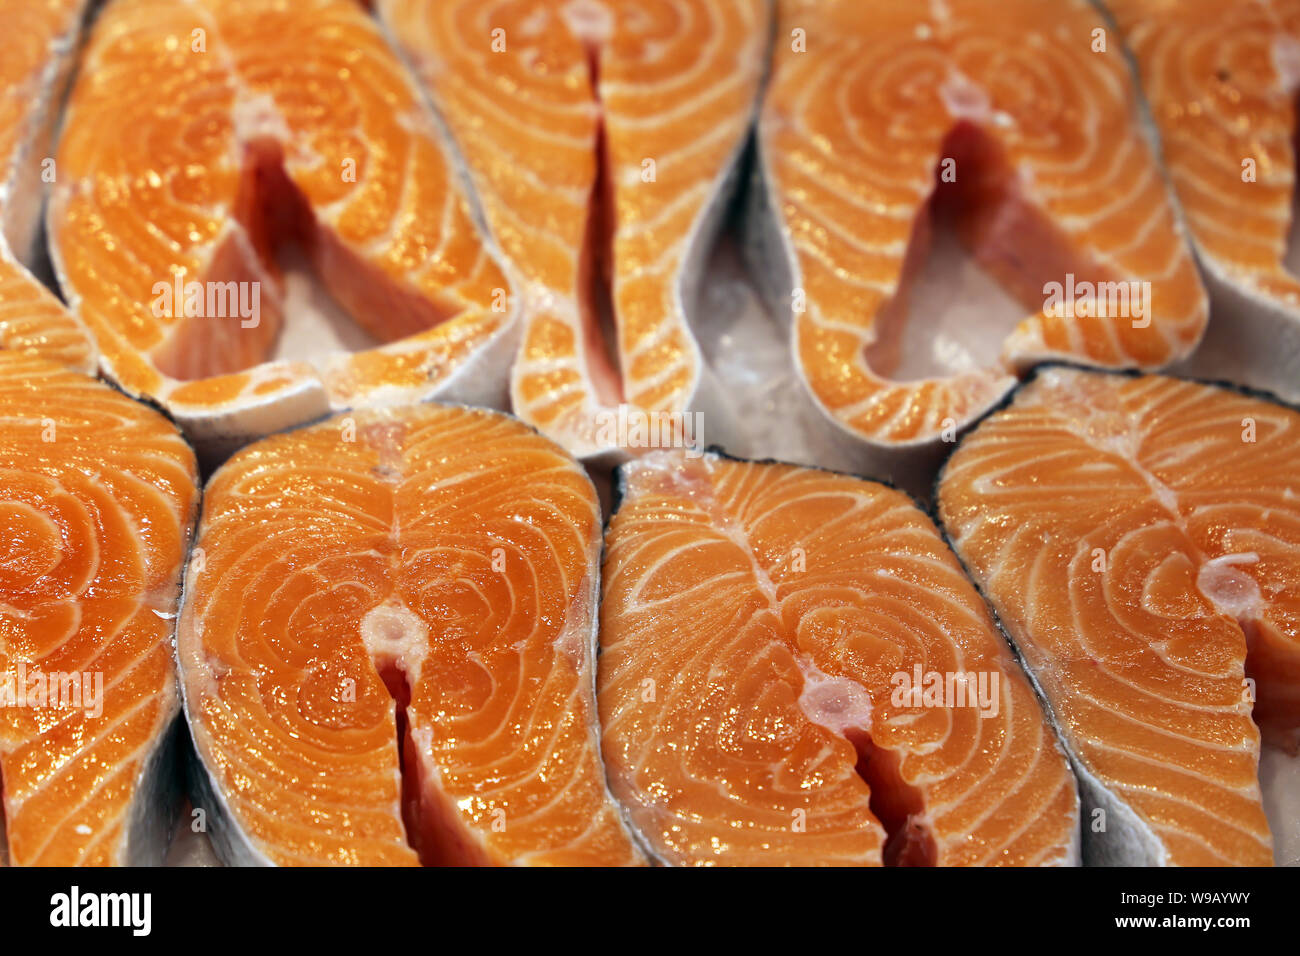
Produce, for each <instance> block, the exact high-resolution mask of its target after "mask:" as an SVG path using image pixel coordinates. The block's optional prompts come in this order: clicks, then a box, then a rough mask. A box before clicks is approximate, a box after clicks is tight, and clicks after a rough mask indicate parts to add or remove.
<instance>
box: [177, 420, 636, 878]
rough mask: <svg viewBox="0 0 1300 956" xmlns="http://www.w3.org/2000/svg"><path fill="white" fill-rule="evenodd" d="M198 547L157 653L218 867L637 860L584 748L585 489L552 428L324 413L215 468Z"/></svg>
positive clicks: (589, 542)
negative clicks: (168, 663)
mask: <svg viewBox="0 0 1300 956" xmlns="http://www.w3.org/2000/svg"><path fill="white" fill-rule="evenodd" d="M349 434H350V435H352V436H353V438H354V439H355V440H348V438H347V436H348V435H349ZM494 544H495V545H496V546H499V547H501V548H502V555H501V558H502V560H503V561H505V562H506V564H505V565H504V569H503V570H502V571H500V572H498V571H495V570H489V569H488V567H487V563H488V561H489V557H490V560H491V561H495V560H496V557H495V556H494V555H492V552H491V548H490V546H492V545H494ZM196 548H197V550H198V551H199V552H200V553H202V555H203V561H202V563H201V566H200V565H195V564H194V563H193V562H192V563H191V566H190V569H189V573H188V575H187V581H186V589H185V599H184V604H183V609H182V613H181V619H180V624H179V628H178V639H177V647H178V653H179V657H180V665H181V674H182V687H183V694H184V707H185V711H186V714H187V717H188V721H189V725H190V728H191V732H192V734H193V738H194V741H195V750H196V752H197V754H198V757H199V759H198V761H197V762H196V763H195V764H194V765H193V766H192V768H191V771H192V786H193V800H194V804H195V806H196V807H202V808H203V809H205V811H207V813H208V816H209V820H210V821H212V823H213V825H214V831H213V838H214V846H215V848H216V849H217V852H218V855H219V856H220V857H221V858H222V859H223V860H224V861H226V862H228V863H237V864H256V865H268V864H272V865H301V864H308V865H320V864H364V865H415V864H417V863H418V862H420V861H421V860H424V861H425V862H431V863H458V864H473V865H481V864H502V863H515V864H532V865H608V864H622V865H635V864H639V863H644V858H643V856H642V854H641V852H640V851H639V849H638V848H637V847H636V846H635V844H634V843H633V842H632V839H631V837H630V835H629V834H628V833H627V831H626V829H625V827H624V825H623V823H622V820H621V818H620V816H619V814H618V810H617V808H616V806H615V804H614V803H613V801H612V799H611V798H610V797H609V795H608V791H607V790H606V785H605V781H604V773H603V769H602V768H601V766H600V762H599V750H598V748H599V739H598V732H597V730H596V727H595V721H596V714H595V688H594V661H595V622H596V616H595V609H594V604H595V600H596V591H597V589H598V575H599V548H600V522H599V506H598V503H597V501H596V498H595V492H594V489H593V488H592V486H591V482H590V480H589V479H588V478H587V477H586V475H585V473H584V472H583V471H582V469H581V468H580V467H579V466H578V465H577V463H576V462H574V461H573V459H572V458H571V457H569V456H568V455H567V454H566V453H565V452H563V450H562V449H560V448H559V447H558V446H556V445H554V444H553V443H552V442H550V441H549V440H547V439H544V438H542V437H541V436H539V435H538V434H537V433H536V432H535V431H533V430H531V429H529V428H527V427H526V426H524V425H522V424H520V423H519V422H517V421H515V420H514V419H512V418H509V417H508V416H505V415H502V414H499V413H495V412H491V411H487V410H484V409H474V408H467V407H462V406H450V405H435V404H424V405H417V406H407V407H402V408H389V409H375V410H370V411H363V412H356V413H350V414H348V415H344V416H336V417H335V418H333V419H329V420H326V421H325V422H322V423H319V424H317V425H314V426H309V427H306V428H303V429H298V430H295V431H291V432H286V433H284V434H281V435H278V436H272V437H271V438H268V439H264V440H263V441H261V442H258V443H255V444H253V445H251V446H249V447H248V448H246V449H244V450H243V451H241V452H239V453H238V454H236V455H235V456H234V457H233V458H231V459H230V460H229V461H227V462H226V463H225V464H224V465H223V466H222V467H221V468H220V469H219V470H218V471H217V472H216V473H215V474H214V475H213V477H212V479H211V480H210V482H209V485H208V489H207V494H206V499H205V509H204V516H203V520H202V524H201V527H200V534H199V538H198V542H197V546H196ZM543 559H546V560H543ZM512 560H513V561H518V560H526V561H528V562H530V567H531V568H532V571H533V573H535V575H536V576H537V581H536V582H533V580H532V578H531V577H528V576H525V575H524V574H523V573H522V572H521V571H520V569H518V568H517V567H516V568H515V570H514V571H513V572H512V569H511V565H510V564H509V562H510V561H512ZM313 569H317V570H313ZM458 569H459V570H458ZM503 577H504V581H503ZM318 578H319V580H317V579H318ZM313 581H314V582H315V583H313ZM235 595H239V596H240V597H239V598H238V599H236V598H235V597H234V596H235ZM349 595H350V596H349ZM474 595H477V596H478V598H481V599H482V600H481V601H480V600H478V598H473V596H474ZM471 598H473V599H471ZM232 601H236V603H235V604H232V603H231V602H232ZM278 614H282V615H283V618H282V621H281V623H280V624H278V625H276V626H274V627H273V628H271V630H270V631H267V632H264V631H263V630H262V629H261V625H259V624H257V623H256V622H258V621H262V620H268V621H269V620H271V619H273V617H274V616H276V615H278ZM313 628H315V629H316V630H318V631H320V633H321V634H324V633H329V634H331V635H340V634H341V635H343V638H341V639H338V640H336V641H334V642H333V643H332V644H329V645H324V644H321V643H319V641H314V639H313V634H314V633H316V631H314V630H313ZM321 629H324V630H321ZM278 635H283V636H278ZM317 637H319V634H318V635H317ZM467 641H468V643H466V642H467ZM395 675H404V676H402V677H401V678H400V679H401V680H403V681H404V682H405V687H406V693H407V694H409V698H410V700H409V704H406V705H405V706H403V707H402V708H400V709H401V711H402V712H403V713H404V714H405V718H404V719H405V720H407V721H409V730H408V732H407V733H406V735H405V738H404V741H403V748H404V751H405V756H404V767H405V770H404V772H403V773H399V765H398V755H397V752H396V750H395V748H394V741H395V740H396V739H397V732H398V731H397V726H398V725H397V716H396V715H395V712H394V706H393V697H392V695H393V694H394V693H400V691H394V689H393V688H394V684H393V683H392V680H393V678H394V676H395ZM344 679H346V680H350V681H352V682H353V683H352V685H351V686H352V687H353V688H354V694H353V698H354V699H353V700H352V701H348V700H347V695H346V694H344V693H342V692H341V691H340V692H338V693H336V691H339V688H340V687H344V686H345V685H344V684H342V683H339V682H340V681H343V680H344ZM331 682H333V683H331ZM335 684H338V686H337V687H336V686H335ZM385 685H387V689H386V686H385ZM493 688H498V689H499V690H500V693H497V692H495V691H493V692H492V693H488V692H489V691H490V690H491V689H493ZM511 688H514V692H516V696H515V697H514V698H511V701H513V703H511V701H507V700H505V699H504V695H506V694H507V693H508V692H511ZM483 694H487V697H486V698H484V699H480V695H483ZM404 778H405V779H404ZM271 807H273V808H275V810H274V812H270V811H269V810H268V809H267V808H271ZM403 807H405V808H406V812H405V813H403ZM498 812H499V813H500V814H502V815H503V816H502V817H501V818H500V819H504V820H505V829H503V830H498V829H497V828H496V827H495V826H494V825H493V824H494V823H495V822H496V821H497V820H498V817H497V816H496V815H497V813H498ZM408 826H409V827H410V832H409V833H408V832H407V827H408Z"/></svg>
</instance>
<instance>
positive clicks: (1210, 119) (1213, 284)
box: [1098, 0, 1300, 401]
mask: <svg viewBox="0 0 1300 956" xmlns="http://www.w3.org/2000/svg"><path fill="white" fill-rule="evenodd" d="M1098 2H1099V5H1103V4H1101V3H1100V0H1098ZM1104 6H1105V8H1106V9H1107V10H1108V11H1109V13H1110V15H1111V16H1112V17H1113V19H1114V21H1115V23H1116V25H1117V30H1118V32H1119V33H1120V35H1121V36H1122V38H1123V41H1124V43H1125V44H1126V45H1127V46H1128V47H1129V48H1130V49H1131V50H1132V51H1133V55H1134V59H1135V62H1136V69H1137V74H1138V76H1139V79H1140V81H1141V84H1142V89H1143V93H1144V96H1145V98H1146V100H1147V102H1148V104H1149V107H1150V112H1151V115H1152V117H1153V121H1154V122H1155V124H1156V125H1157V126H1158V128H1159V133H1160V138H1161V140H1162V152H1163V160H1164V164H1165V167H1166V169H1167V170H1168V171H1169V176H1170V179H1171V181H1172V183H1173V186H1174V188H1175V190H1176V192H1177V195H1178V199H1179V202H1180V203H1181V205H1182V208H1183V212H1184V217H1185V219H1186V220H1187V223H1188V226H1189V233H1190V239H1191V241H1192V243H1193V245H1194V247H1195V248H1196V252H1197V258H1198V261H1199V263H1200V266H1201V272H1202V275H1203V277H1204V279H1205V283H1206V286H1207V288H1208V290H1209V292H1210V295H1211V297H1212V304H1211V314H1212V315H1214V316H1216V317H1218V316H1221V317H1222V318H1220V319H1219V320H1217V321H1213V322H1211V323H1210V328H1209V331H1208V333H1207V337H1206V347H1205V349H1204V351H1205V352H1206V353H1207V354H1208V355H1209V356H1213V359H1214V363H1215V364H1214V365H1212V366H1211V365H1210V364H1209V363H1208V362H1206V363H1200V364H1192V363H1189V364H1188V366H1187V369H1188V370H1189V371H1191V372H1194V373H1199V374H1205V373H1206V372H1209V373H1210V374H1213V375H1215V376H1216V377H1224V378H1232V379H1233V380H1235V381H1238V382H1241V383H1245V384H1250V385H1256V386H1260V387H1264V388H1267V389H1269V390H1271V391H1274V392H1277V393H1278V394H1280V395H1282V396H1283V397H1284V398H1286V399H1288V400H1290V401H1295V400H1297V399H1300V283H1298V282H1297V280H1296V279H1295V277H1294V276H1293V274H1292V273H1291V271H1289V270H1288V268H1287V265H1286V261H1285V260H1286V255H1287V243H1288V229H1289V225H1290V220H1291V206H1292V198H1293V196H1294V193H1295V149H1294V141H1295V131H1296V126H1295V118H1294V112H1295V97H1296V92H1297V89H1300V73H1297V72H1296V69H1297V59H1296V58H1297V50H1300V5H1298V4H1296V3H1295V2H1293V0H1261V2H1257V0H1249V2H1239V0H1224V2H1217V3H1204V2H1199V0H1187V2H1184V3H1180V4H1176V5H1175V4H1155V3H1150V2H1147V0H1107V2H1106V3H1105V4H1104ZM1246 159H1251V160H1253V161H1254V163H1255V169H1254V177H1255V178H1254V181H1253V182H1247V181H1245V179H1244V177H1245V175H1246V174H1245V171H1244V170H1243V163H1244V162H1245V160H1246Z"/></svg>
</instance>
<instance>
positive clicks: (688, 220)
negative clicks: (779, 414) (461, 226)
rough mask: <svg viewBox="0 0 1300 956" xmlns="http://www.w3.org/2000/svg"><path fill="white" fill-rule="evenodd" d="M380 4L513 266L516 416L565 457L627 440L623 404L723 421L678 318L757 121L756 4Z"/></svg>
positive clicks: (763, 56) (762, 23)
mask: <svg viewBox="0 0 1300 956" xmlns="http://www.w3.org/2000/svg"><path fill="white" fill-rule="evenodd" d="M377 7H378V9H379V11H380V15H381V17H382V19H383V20H384V21H385V23H386V24H387V25H388V27H389V28H390V30H391V32H392V34H393V36H394V39H395V42H396V43H397V44H398V45H399V46H400V47H401V48H402V49H403V50H404V51H405V52H406V53H407V55H408V57H409V58H410V59H411V61H412V63H413V65H414V66H415V67H416V69H417V71H418V72H419V73H420V75H421V76H422V77H424V78H425V79H426V80H427V84H428V87H429V89H430V91H431V93H432V95H433V97H434V98H435V100H436V102H437V104H438V108H439V112H440V113H441V114H442V115H443V116H444V117H445V118H446V120H447V122H448V125H449V126H450V128H451V130H452V133H453V135H454V136H455V137H456V140H457V143H458V145H459V148H460V151H461V152H462V153H463V155H464V156H465V159H466V162H467V164H468V166H469V170H470V173H471V175H472V176H473V178H474V182H475V184H476V186H477V191H478V194H479V195H480V197H481V198H482V203H483V207H484V211H485V213H486V215H487V219H488V222H489V224H490V226H491V228H492V230H493V233H494V235H495V236H496V238H497V240H498V241H499V243H500V245H501V247H502V249H503V251H504V252H505V254H506V256H507V258H508V259H509V260H510V262H511V264H512V266H513V269H514V275H515V277H516V285H517V286H518V288H519V290H520V295H521V297H522V304H521V316H522V321H523V328H522V332H521V334H522V338H523V340H522V344H521V346H520V352H519V356H518V360H517V362H516V364H515V367H514V372H513V378H512V384H511V397H512V408H513V409H514V411H515V413H516V414H517V415H519V416H520V417H521V418H523V419H524V421H527V422H529V423H530V424H533V425H535V426H537V427H538V428H540V429H541V430H542V431H543V432H545V433H546V434H548V435H550V436H551V437H553V438H555V439H556V440H557V441H559V442H560V443H561V444H563V445H565V446H566V447H567V448H569V449H570V450H571V451H573V452H574V453H575V454H578V455H581V456H592V455H596V454H600V453H602V452H609V451H611V450H612V449H614V448H617V447H620V446H624V447H625V446H626V445H628V444H630V443H632V442H634V441H635V439H634V438H632V437H629V436H627V435H624V434H620V433H619V431H618V429H617V427H615V426H614V417H615V415H616V409H617V407H618V406H619V405H620V404H622V403H626V405H627V406H629V407H630V408H631V409H633V410H635V411H636V412H637V413H638V414H641V415H649V414H659V415H661V416H667V417H665V418H663V419H662V420H663V421H666V422H668V423H669V424H671V425H674V426H675V427H678V428H679V430H685V426H684V425H682V424H681V423H682V416H683V415H684V413H685V411H686V410H687V409H688V408H690V407H697V408H701V409H703V410H704V412H703V413H704V414H709V415H710V416H711V417H714V416H715V413H716V417H717V418H720V417H721V415H722V414H724V412H723V409H724V408H725V402H723V401H722V400H721V399H720V396H719V394H718V389H717V385H716V382H715V381H714V379H713V378H712V377H711V375H710V373H709V370H708V369H707V368H706V367H705V365H704V363H703V359H702V357H701V353H700V349H699V347H698V345H697V343H696V340H695V337H694V335H693V333H692V330H691V326H690V320H691V319H692V318H693V317H694V316H693V311H694V306H695V294H696V287H697V284H698V280H699V278H700V274H701V271H702V269H703V267H704V263H705V259H706V257H707V254H708V252H709V251H710V249H711V247H712V244H713V239H714V237H715V235H716V232H717V229H718V226H719V225H720V223H721V219H722V215H723V213H724V212H725V210H726V207H727V201H728V198H729V196H730V194H731V192H732V188H731V187H732V186H733V184H734V181H735V179H736V176H735V173H736V170H737V168H738V163H739V160H740V157H741V155H742V150H743V146H744V143H745V140H746V138H747V136H748V133H749V129H750V126H751V123H752V121H753V115H754V111H755V107H756V100H757V97H758V91H759V83H760V80H761V78H762V76H763V73H764V70H765V67H766V62H767V52H768V46H769V31H770V10H769V4H768V3H766V2H765V0H653V2H645V0H380V2H379V3H378V4H377ZM606 338H608V339H609V340H610V341H608V342H607V341H606ZM715 420H716V419H715ZM683 437H689V436H678V439H679V440H680V439H682V438H683Z"/></svg>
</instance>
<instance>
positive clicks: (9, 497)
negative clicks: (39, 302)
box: [0, 351, 198, 866]
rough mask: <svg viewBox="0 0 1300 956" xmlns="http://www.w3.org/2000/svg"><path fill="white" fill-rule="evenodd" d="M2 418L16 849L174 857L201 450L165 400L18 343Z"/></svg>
mask: <svg viewBox="0 0 1300 956" xmlns="http://www.w3.org/2000/svg"><path fill="white" fill-rule="evenodd" d="M0 419H3V421H4V431H3V434H2V435H0V539H3V541H4V549H3V555H0V788H3V792H4V810H3V813H2V814H0V820H2V821H3V824H4V827H3V829H4V830H5V831H6V836H7V839H6V840H4V841H0V843H4V844H5V846H3V847H0V849H6V850H7V854H8V861H9V863H11V864H13V865H23V866H26V865H43V866H72V865H99V866H103V865H126V864H130V865H140V864H147V863H148V864H157V863H161V862H162V859H163V855H164V853H165V851H166V848H167V842H168V840H169V839H170V837H171V832H170V831H171V825H172V823H173V822H174V820H175V815H174V811H175V802H174V798H175V797H178V796H179V792H178V788H177V786H176V778H178V777H179V773H178V771H177V768H176V767H175V766H174V763H175V761H174V752H173V743H174V741H173V734H172V733H171V731H172V728H173V727H174V726H175V722H176V721H175V718H176V715H177V712H178V709H179V707H178V702H179V695H178V694H177V691H176V670H175V665H174V662H173V656H172V631H173V627H174V624H175V619H176V606H177V602H178V599H179V591H180V579H181V565H182V563H183V561H184V560H185V553H186V550H187V549H188V547H189V540H190V532H191V529H192V527H193V523H194V516H195V515H194V512H195V510H196V509H197V501H198V490H197V488H196V485H195V482H196V480H197V473H196V469H195V461H194V454H193V452H192V451H191V450H190V448H189V446H188V445H186V444H185V441H184V440H183V439H182V438H181V436H180V434H179V433H178V432H177V430H176V429H175V428H174V427H173V426H172V425H171V424H170V423H169V422H168V421H167V420H166V419H164V418H163V417H162V416H161V415H159V414H158V413H157V412H156V411H154V410H153V409H150V408H146V407H145V406H144V405H141V404H138V403H137V402H133V401H131V400H130V399H129V398H126V397H125V396H123V395H121V394H120V393H118V392H116V391H114V390H113V389H111V388H109V387H108V386H106V385H103V384H101V383H99V382H96V381H94V380H93V379H90V378H87V377H86V376H84V375H80V374H77V373H75V372H72V371H69V370H66V369H64V368H62V367H61V366H58V365H56V364H54V363H52V362H48V361H46V360H44V359H40V358H35V357H33V356H29V355H24V354H23V353H21V352H16V351H0Z"/></svg>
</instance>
